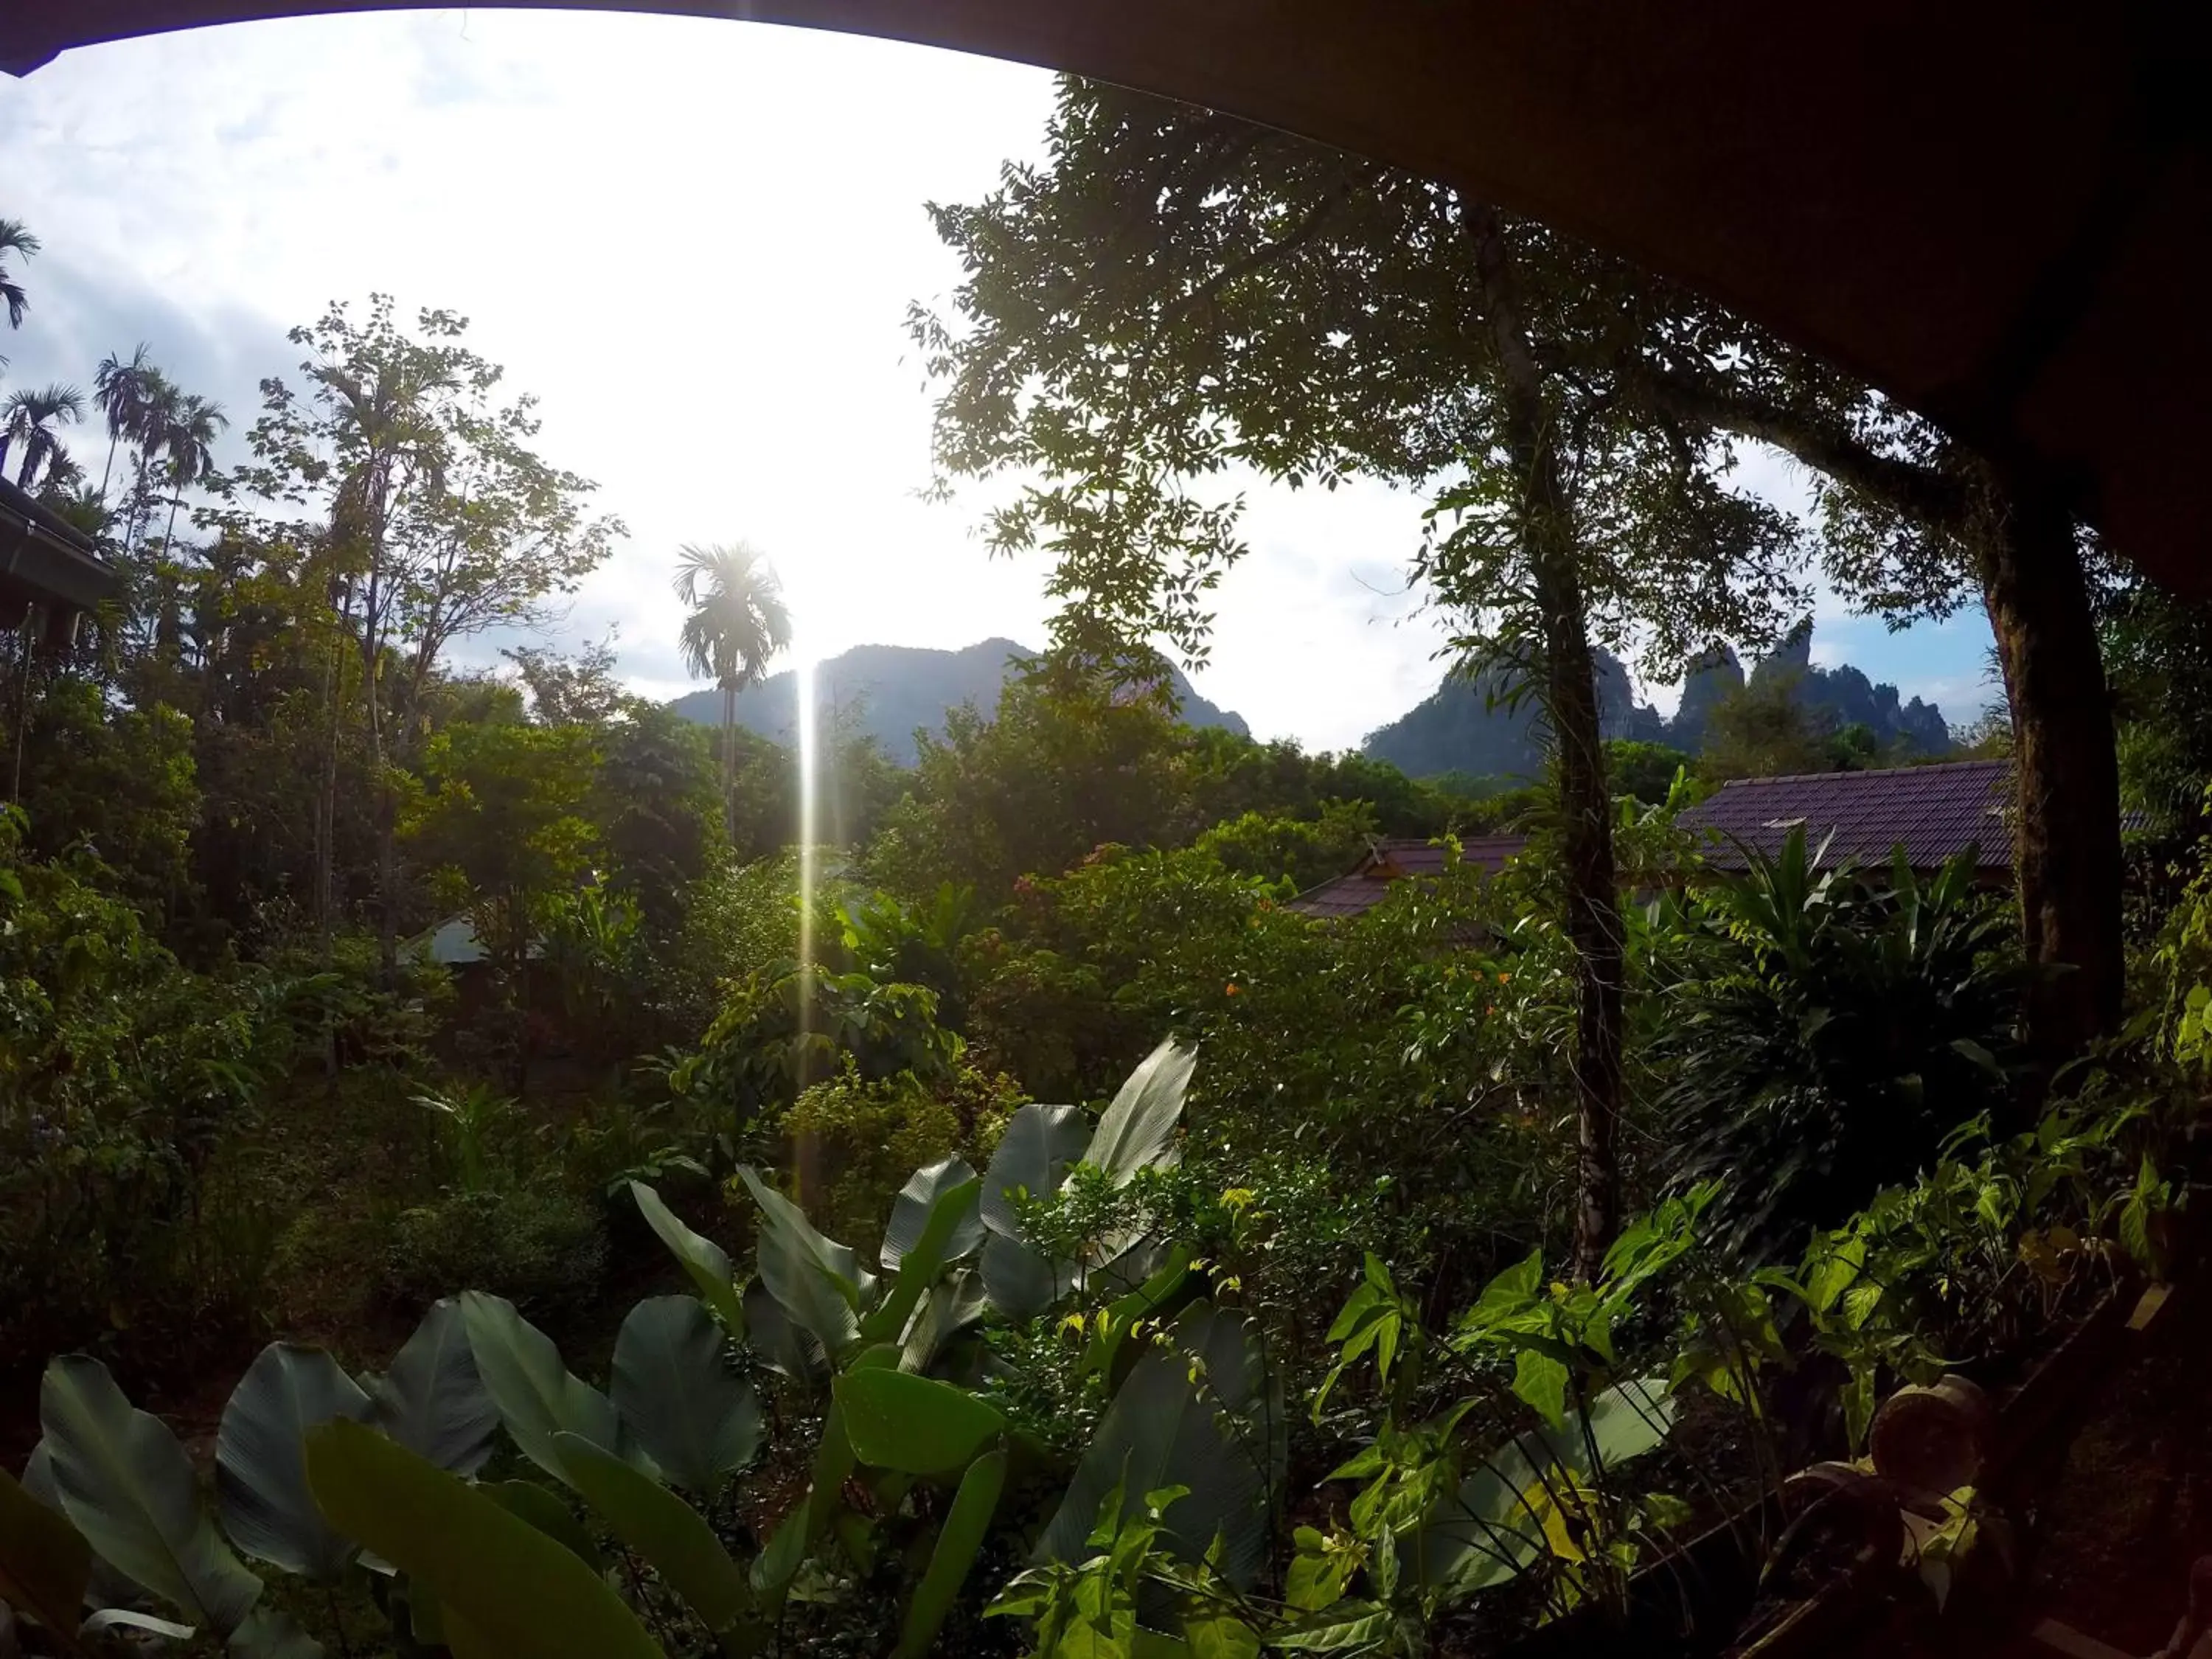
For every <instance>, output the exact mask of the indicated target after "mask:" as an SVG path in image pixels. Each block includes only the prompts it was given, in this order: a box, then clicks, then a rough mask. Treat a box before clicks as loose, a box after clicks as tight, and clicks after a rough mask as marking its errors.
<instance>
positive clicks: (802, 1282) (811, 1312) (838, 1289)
mask: <svg viewBox="0 0 2212 1659" xmlns="http://www.w3.org/2000/svg"><path fill="white" fill-rule="evenodd" d="M738 1176H739V1177H740V1178H741V1179H743V1181H744V1183H745V1187H746V1188H747V1190H749V1191H750V1193H751V1194H752V1195H753V1202H754V1203H756V1204H757V1205H758V1206H760V1212H761V1230H760V1246H759V1251H758V1255H759V1261H760V1275H761V1281H762V1282H763V1284H765V1285H767V1286H768V1288H769V1293H770V1294H771V1295H773V1296H774V1297H775V1299H776V1300H777V1301H778V1302H779V1303H781V1304H782V1305H783V1309H784V1311H785V1312H787V1313H788V1314H789V1315H790V1316H791V1317H792V1319H793V1321H794V1322H796V1323H798V1324H799V1325H801V1326H803V1327H804V1328H806V1329H807V1330H809V1331H811V1332H812V1333H813V1334H815V1336H816V1337H817V1339H819V1340H820V1341H821V1343H822V1346H823V1348H824V1349H825V1350H827V1351H828V1352H829V1357H830V1358H832V1359H842V1358H843V1357H844V1356H845V1355H846V1354H847V1353H848V1352H850V1351H851V1350H852V1349H853V1348H854V1347H855V1346H858V1344H859V1342H860V1314H861V1312H862V1311H863V1310H866V1309H867V1308H870V1307H872V1306H873V1305H874V1304H875V1299H876V1297H875V1291H876V1279H875V1275H874V1274H872V1273H869V1272H868V1271H867V1270H866V1268H864V1267H861V1266H860V1260H859V1258H858V1257H856V1256H855V1255H854V1254H853V1252H852V1250H851V1249H849V1248H848V1246H846V1245H843V1244H840V1243H837V1242H836V1240H835V1239H830V1238H825V1237H823V1236H822V1234H821V1233H819V1232H818V1231H816V1230H815V1226H814V1224H813V1223H812V1222H811V1221H809V1220H808V1219H807V1218H806V1213H805V1211H803V1210H801V1209H800V1208H799V1206H797V1205H796V1204H793V1202H792V1201H791V1200H789V1199H787V1198H786V1197H785V1196H784V1195H783V1194H781V1193H779V1192H777V1191H776V1190H775V1188H773V1187H770V1186H769V1185H768V1184H767V1183H766V1182H763V1181H762V1180H761V1178H760V1177H759V1176H757V1175H756V1174H755V1173H754V1172H753V1171H752V1170H749V1169H744V1168H740V1169H739V1170H738Z"/></svg>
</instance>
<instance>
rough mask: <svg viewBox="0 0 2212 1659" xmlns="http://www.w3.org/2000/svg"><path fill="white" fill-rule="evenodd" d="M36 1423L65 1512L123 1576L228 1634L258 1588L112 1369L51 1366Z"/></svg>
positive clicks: (187, 1470) (177, 1459) (187, 1464)
mask: <svg viewBox="0 0 2212 1659" xmlns="http://www.w3.org/2000/svg"><path fill="white" fill-rule="evenodd" d="M39 1419H40V1425H42V1426H43V1427H44V1428H45V1430H46V1447H47V1449H48V1451H49V1453H50V1454H51V1455H52V1460H53V1462H52V1468H53V1476H54V1487H55V1490H56V1491H57V1492H58V1493H59V1494H60V1497H61V1500H62V1511H63V1513H64V1514H65V1515H67V1516H69V1518H70V1522H72V1523H73V1524H74V1525H75V1526H76V1529H77V1530H78V1531H79V1532H81V1533H82V1534H84V1536H85V1541H87V1542H88V1543H89V1544H90V1545H91V1546H92V1547H93V1548H94V1550H96V1551H97V1552H98V1553H100V1555H101V1556H102V1557H103V1558H104V1559H106V1560H107V1561H108V1562H109V1563H110V1564H111V1565H113V1566H114V1567H115V1568H116V1570H117V1571H119V1572H121V1573H122V1574H123V1575H124V1576H125V1577H128V1578H130V1579H131V1581H132V1582H134V1583H139V1584H143V1585H144V1586H145V1587H146V1588H147V1589H149V1590H151V1591H153V1592H154V1594H155V1595H159V1596H161V1598H162V1599H164V1600H165V1601H169V1602H171V1603H173V1604H174V1605H175V1606H176V1607H179V1608H181V1609H183V1610H184V1612H185V1614H186V1616H187V1617H189V1618H190V1619H191V1620H192V1621H193V1622H194V1623H195V1624H200V1625H208V1626H213V1627H214V1628H215V1629H216V1630H217V1631H219V1632H223V1633H225V1634H228V1632H231V1631H233V1630H235V1629H236V1628H237V1627H238V1626H239V1625H240V1623H241V1622H242V1621H243V1620H245V1618H246V1613H248V1612H249V1611H250V1610H251V1609H252V1606H253V1604H254V1602H255V1601H257V1600H258V1599H259V1597H260V1595H261V1581H260V1580H259V1579H258V1578H256V1577H254V1576H253V1575H252V1573H250V1572H248V1571H246V1567H245V1565H244V1564H243V1563H241V1562H240V1560H239V1559H238V1558H237V1557H236V1556H235V1555H233V1554H232V1553H230V1548H229V1547H228V1545H226V1544H225V1543H224V1542H223V1541H222V1538H221V1537H220V1536H218V1535H217V1534H216V1529H215V1528H214V1526H213V1525H212V1524H211V1523H210V1522H209V1520H208V1518H207V1516H206V1515H205V1513H204V1512H203V1511H202V1510H201V1508H200V1492H199V1482H198V1481H197V1480H196V1479H195V1478H194V1477H193V1474H192V1466H191V1460H190V1459H188V1458H187V1457H186V1456H185V1449H184V1448H183V1447H182V1446H180V1445H179V1444H178V1443H177V1437H176V1436H174V1435H173V1434H171V1433H170V1432H169V1430H168V1427H167V1425H166V1424H164V1423H163V1422H162V1421H161V1419H159V1418H157V1417H153V1416H149V1414H148V1413H144V1412H142V1411H138V1410H137V1409H135V1408H134V1407H132V1406H131V1402H130V1401H128V1400H125V1398H124V1397H123V1391H122V1390H121V1389H118V1388H117V1387H116V1386H115V1379H114V1378H113V1377H112V1376H109V1375H108V1374H107V1367H106V1366H105V1365H103V1364H100V1362H99V1361H98V1360H96V1359H88V1358H86V1357H85V1356H84V1355H82V1354H67V1355H64V1356H63V1357H62V1358H58V1359H56V1360H53V1361H52V1362H51V1363H50V1364H48V1365H47V1366H46V1378H45V1381H44V1382H43V1383H41V1384H40V1389H39Z"/></svg>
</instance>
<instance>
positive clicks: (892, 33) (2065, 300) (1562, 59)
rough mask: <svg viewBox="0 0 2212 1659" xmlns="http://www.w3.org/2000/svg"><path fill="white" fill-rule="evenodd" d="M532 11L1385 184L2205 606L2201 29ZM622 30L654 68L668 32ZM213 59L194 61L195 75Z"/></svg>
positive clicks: (1067, 1) (9, 17)
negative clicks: (944, 57)
mask: <svg viewBox="0 0 2212 1659" xmlns="http://www.w3.org/2000/svg"><path fill="white" fill-rule="evenodd" d="M442 3H444V0H45V3H38V0H15V3H12V4H8V5H0V69H5V70H13V71H15V72H18V73H21V72H24V71H27V70H33V69H34V68H36V66H37V65H39V64H41V63H43V62H44V61H46V59H47V58H51V57H52V56H53V55H54V54H55V53H57V52H64V51H67V50H69V49H70V48H72V47H76V46H88V45H91V44H92V43H94V42H97V41H102V40H119V39H123V38H125V37H127V36H131V35H138V34H146V33H153V32H155V31H157V30H161V29H173V28H183V27H190V26H192V25H196V24H204V23H217V22H231V21H244V20H246V19H249V18H262V17H277V16H284V15H293V14H297V13H306V12H330V11H356V10H362V9H368V8H370V7H371V6H379V7H392V6H400V5H407V6H416V7H428V6H431V5H435V4H442ZM532 3H536V4H540V5H542V4H545V3H548V0H532ZM552 3H559V4H564V5H569V6H583V5H590V6H592V7H593V8H596V9H610V8H618V9H629V10H643V11H665V12H672V13H680V14H689V15H695V16H705V15H722V16H727V15H732V14H733V13H734V14H736V15H739V16H742V17H744V18H748V19H752V20H756V21H760V22H771V23H799V24H811V25H815V26H818V27H829V28H839V29H847V30H851V31H854V32H855V33H866V34H878V35H884V36H889V37H891V38H894V39H903V40H919V41H926V42H927V43H929V44H931V45H934V46H947V47H951V48H952V49H954V50H956V51H963V52H982V53H987V54H991V55H994V56H998V57H1002V58H1014V59H1017V60H1019V61H1023V62H1027V63H1032V64H1043V65H1046V66H1048V67H1049V68H1052V69H1055V70H1067V71H1069V72H1072V73H1074V74H1079V75H1085V76H1091V77H1093V78H1095V79H1098V80H1103V81H1109V82H1114V83H1115V84H1117V85H1121V86H1128V87H1138V88H1143V89H1145V90H1146V91H1148V92H1153V93H1158V94H1164V95H1165V96H1168V97H1170V98H1177V99H1181V100H1183V101H1185V102H1187V103H1192V104H1197V105H1200V106H1205V107H1207V108H1211V109H1218V110H1224V111H1226V112H1231V113H1232V114H1236V115H1239V116H1243V117H1244V118H1248V119H1250V120H1254V121H1258V122H1261V123H1263V124H1265V125H1270V126H1274V127H1279V128H1282V129H1284V130H1285V131H1292V132H1299V133H1304V134H1305V135H1306V136H1308V137H1312V138H1316V139H1319V140H1321V141H1322V142H1323V143H1332V144H1336V145H1339V146H1340V147H1342V148H1344V149H1351V150H1354V151H1357V152H1358V153H1360V154H1363V155H1373V156H1376V157H1379V158H1380V159H1382V160H1383V161H1389V162H1393V163H1395V164H1397V165H1399V166H1401V167H1410V168H1413V169H1415V170H1416V171H1418V172H1419V173H1423V174H1425V175H1426V176H1429V177H1433V178H1437V179H1443V180H1444V181H1446V182H1447V183H1449V184H1450V185H1454V186H1455V187H1458V188H1461V189H1464V190H1468V191H1474V192H1477V193H1479V194H1480V197H1482V199H1485V200H1487V201H1492V202H1496V203H1498V204H1499V205H1501V206H1503V207H1505V208H1507V209H1510V210H1513V211H1516V212H1520V213H1526V214H1528V215H1530V216H1534V217H1535V218H1538V219H1540V220H1541V221H1543V222H1546V223H1547V224H1551V225H1555V226H1557V227H1559V228H1560V229H1561V230H1563V231H1565V232H1566V233H1568V234H1572V235H1575V236H1578V237H1582V238H1585V239H1587V240H1589V241H1591V242H1593V243H1595V244H1596V245H1598V246H1601V247H1605V248H1607V249H1610V250H1612V251H1613V252H1617V253H1620V254H1623V255H1625V256H1626V257H1628V258H1632V259H1634V260H1637V261H1638V262H1639V263H1641V264H1645V265H1648V266H1650V268H1652V269H1654V270H1659V271H1661V272H1663V273H1665V274H1666V275H1668V276H1672V277H1674V278H1676V279H1678V280H1680V281H1681V282H1684V283H1688V284H1689V285H1690V286H1692V288H1695V289H1699V290H1701V291H1702V292H1704V293H1705V294H1707V295H1711V297H1713V298H1715V299H1717V300H1718V301H1722V302H1723V303H1724V304H1727V305H1729V306H1731V307H1735V309H1737V310H1739V311H1741V312H1742V313H1745V314H1746V315H1747V316H1750V317H1753V318H1755V319H1758V320H1759V321H1760V322H1762V323H1765V325H1768V326H1770V327H1771V328H1773V329H1775V330H1776V331H1778V332H1779V333H1781V334H1783V335H1784V336H1786V337H1790V338H1791V339H1793V340H1795V341H1796V343H1799V344H1800V345H1802V346H1805V347H1808V348H1809V349H1812V350H1814V351H1817V352H1819V353H1820V354H1822V355H1823V356H1826V357H1828V358H1830V359H1832V360H1833V361H1835V362H1839V363H1842V364H1844V365H1846V366H1847V367H1849V368H1851V369H1852V370H1853V371H1855V372H1857V373H1859V374H1863V375H1865V376H1866V377H1867V378H1868V379H1869V380H1871V381H1873V382H1874V383H1875V384H1876V385H1877V386H1880V387H1881V389H1882V390H1883V391H1884V392H1887V393H1888V394H1889V395H1890V396H1892V397H1893V398H1897V399H1898V400H1899V401H1900V402H1902V403H1904V404H1907V405H1908V406H1910V407H1911V408H1913V409H1915V410H1918V411H1919V412H1920V413H1922V414H1923V415H1926V416H1930V417H1931V418H1933V419H1934V420H1936V421H1937V422H1941V423H1942V425H1943V426H1944V427H1946V428H1948V430H1950V431H1951V432H1953V433H1954V434H1955V435H1958V436H1960V437H1961V438H1963V439H1965V440H1966V441H1969V442H1972V443H1973V444H1975V445H1977V446H1978V447H1980V448H1982V449H1983V450H1984V452H1985V453H1992V454H2002V455H2007V456H2012V457H2016V458H2017V459H2018V460H2019V462H2020V463H2021V465H2023V466H2025V467H2029V468H2033V469H2035V470H2036V471H2037V472H2038V473H2039V476H2041V477H2045V478H2048V479H2049V480H2051V483H2053V485H2054V486H2055V487H2057V488H2058V489H2062V490H2063V491H2064V492H2065V495H2066V498H2067V500H2068V501H2069V504H2071V505H2075V506H2077V507H2080V508H2081V509H2082V510H2083V511H2085V512H2086V513H2089V514H2090V515H2092V516H2093V518H2094V519H2095V520H2096V521H2097V523H2098V525H2099V527H2100V529H2102V530H2103V531H2105V532H2106V534H2107V535H2108V536H2109V538H2111V540H2112V543H2113V544H2114V546H2115V547H2116V548H2117V549H2118V551H2119V552H2120V553H2121V554H2122V555H2123V556H2126V557H2129V558H2132V559H2136V560H2138V561H2140V562H2142V563H2143V564H2144V565H2146V566H2147V567H2148V568H2150V569H2151V570H2152V571H2153V572H2154V573H2156V574H2161V575H2164V576H2165V577H2166V579H2167V580H2173V581H2182V580H2191V581H2193V582H2194V583H2196V584H2197V585H2200V586H2201V585H2202V583H2203V575H2204V573H2205V569H2206V564H2207V556H2206V549H2207V548H2208V546H2212V541H2208V538H2206V536H2205V533H2204V531H2205V525H2206V512H2207V509H2206V506H2205V499H2204V491H2203V487H2202V475H2203V465H2202V458H2203V455H2204V454H2205V453H2207V451H2208V450H2212V398H2206V397H2205V396H2203V387H2204V386H2206V385H2207V384H2208V383H2212V329H2208V328H2206V327H2205V326H2204V321H2203V271H2204V270H2205V268H2206V266H2207V265H2208V264H2212V166H2208V165H2207V160H2206V141H2205V124H2204V121H2203V118H2202V114H2201V110H2202V103H2203V88H2202V81H2203V76H2202V73H2201V67H2202V65H2203V61H2204V46H2205V39H2206V27H2207V25H2206V21H2205V19H2206V9H2205V8H2204V7H2203V6H2201V5H2200V6H2196V7H2191V6H2187V5H2178V4H2175V3H2173V0H2115V3H2112V4H2106V5H2095V6H2089V5H2040V6H2035V5H2029V6H2023V5H2020V4H2018V3H2016V0H1950V3H1947V4H1945V5H1942V6H1933V7H1931V6H1929V5H1927V4H1925V3H1923V0H1849V3H1844V0H1813V3H1810V4H1805V5H1799V6H1794V7H1788V6H1785V7H1777V6H1774V5H1772V4H1771V3H1767V0H1702V3H1699V4H1697V5H1691V6H1623V5H1607V4H1601V3H1592V0H1581V3H1570V4H1552V5H1510V4H1504V3H1498V0H1462V3H1459V4H1453V5H1439V4H1435V3H1414V0H1370V3H1368V4H1364V5H1345V4H1343V3H1341V0H1335V3H1324V0H1273V3H1270V4H1267V5H1253V4H1240V5H1224V4H1217V5H1193V4H1191V3H1189V0H1054V3H1050V4H1043V3H1040V0H747V3H745V4H744V5H741V6H732V5H731V4H730V3H728V0H552ZM636 38H637V40H638V42H639V46H640V49H641V50H642V51H651V50H660V51H667V52H675V51H680V50H682V49H683V46H684V42H685V41H688V40H690V39H691V37H690V35H688V34H685V33H680V32H678V31H673V30H663V31H659V32H656V33H650V34H648V33H643V32H641V33H639V34H638V35H637V37H636ZM245 50H246V46H245V42H244V40H243V39H242V38H240V39H237V40H222V39H216V40H210V41H209V42H208V45H207V52H208V54H209V56H210V58H213V59H219V58H220V57H221V56H222V54H225V53H228V52H238V53H243V52H245ZM915 70H916V72H917V73H921V72H923V66H922V64H921V63H920V61H919V60H917V61H916V64H915ZM1870 112H1874V113H1875V114H1877V115H1878V118H1871V119H1870V118H1869V113H1870ZM867 137H868V141H869V142H872V143H878V144H896V143H897V142H898V135H897V134H896V132H891V131H877V132H873V133H871V134H869V135H867Z"/></svg>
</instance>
